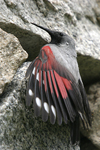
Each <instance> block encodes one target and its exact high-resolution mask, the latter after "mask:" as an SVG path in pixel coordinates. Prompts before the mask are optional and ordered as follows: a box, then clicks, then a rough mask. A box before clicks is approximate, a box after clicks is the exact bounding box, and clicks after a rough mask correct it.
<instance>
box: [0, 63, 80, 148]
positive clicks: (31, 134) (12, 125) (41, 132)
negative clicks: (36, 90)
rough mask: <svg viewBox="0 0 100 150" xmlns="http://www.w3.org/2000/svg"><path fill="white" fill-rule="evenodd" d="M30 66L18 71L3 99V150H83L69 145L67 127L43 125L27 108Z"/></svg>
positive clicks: (0, 117) (0, 124)
mask: <svg viewBox="0 0 100 150" xmlns="http://www.w3.org/2000/svg"><path fill="white" fill-rule="evenodd" d="M28 65H29V63H25V64H23V65H22V66H21V68H19V69H18V71H17V73H16V75H15V76H14V78H13V80H12V82H11V83H10V84H9V86H8V87H7V88H6V90H5V93H4V95H3V96H2V102H3V103H2V104H1V106H0V150H5V149H6V150H35V149H37V150H65V149H66V150H80V148H79V147H78V146H71V145H70V140H69V128H68V126H67V125H65V124H63V125H62V126H58V124H55V125H51V124H50V123H49V121H48V122H46V123H43V121H42V120H41V118H35V117H34V111H33V108H31V107H30V108H26V107H25V89H26V86H25V82H24V80H25V72H26V69H27V67H28ZM8 89H9V90H8ZM21 89H22V90H21Z"/></svg>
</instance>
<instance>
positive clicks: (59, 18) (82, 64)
mask: <svg viewBox="0 0 100 150" xmlns="http://www.w3.org/2000/svg"><path fill="white" fill-rule="evenodd" d="M31 22H34V23H37V24H39V25H42V26H45V27H48V28H50V29H53V30H59V31H63V32H66V33H67V34H69V35H70V36H72V37H73V38H74V40H75V42H76V50H77V52H78V62H79V68H80V72H81V76H82V79H83V81H84V84H85V85H89V84H92V83H93V82H96V81H99V80H100V26H99V25H100V1H99V0H97V1H96V0H88V1H87V0H84V1H83V0H76V1H75V0H71V1H70V0H67V1H66V0H35V1H33V0H28V1H25V0H20V1H19V0H18V1H15V0H0V28H1V29H2V30H4V31H6V32H8V33H10V34H7V33H5V32H4V31H2V30H0V42H1V39H2V41H3V42H1V43H0V61H1V60H2V59H3V61H2V62H0V93H2V92H3V90H4V87H5V88H6V89H5V90H4V92H3V94H2V96H1V103H0V105H1V106H0V107H1V108H0V116H1V118H0V120H1V122H2V126H1V129H2V133H0V136H1V137H0V138H1V139H2V140H0V141H2V144H1V149H2V150H4V149H10V147H12V149H23V148H24V149H25V147H24V144H25V145H26V147H27V149H36V148H37V147H36V146H37V145H38V144H40V145H39V147H38V148H37V149H40V147H42V146H43V148H44V149H47V145H46V143H47V144H49V140H50V139H51V143H52V144H51V145H53V147H54V146H55V144H54V141H55V142H56V143H57V144H58V147H57V144H56V147H55V149H66V148H68V147H70V149H71V148H72V146H71V145H69V142H67V143H65V140H63V141H62V140H61V139H62V134H61V133H59V130H62V132H65V134H67V131H68V130H66V131H65V128H66V127H64V125H63V127H62V129H61V128H60V127H57V126H54V128H56V127H57V132H58V133H59V135H57V132H56V134H55V136H52V134H51V133H53V132H54V130H53V129H51V128H50V127H51V125H50V124H49V122H48V123H47V124H44V123H42V122H41V120H38V119H37V120H38V121H39V123H40V124H41V125H40V127H41V129H44V130H45V131H44V132H42V130H41V131H40V130H39V131H40V132H41V134H40V133H38V130H37V129H39V124H38V123H37V122H38V121H37V120H36V119H35V120H33V122H32V121H30V120H32V117H33V116H32V115H33V110H32V109H31V110H30V109H26V108H25V106H24V98H25V96H24V95H23V94H25V93H24V92H23V94H22V95H23V96H21V95H20V90H21V84H22V81H23V80H24V74H25V71H24V72H23V71H22V72H23V73H22V74H21V72H20V74H21V75H22V79H20V77H21V76H20V75H19V71H18V72H17V74H16V75H15V78H14V79H13V81H12V82H11V83H10V85H9V86H6V83H9V82H10V81H11V79H12V77H13V75H14V74H15V72H16V70H17V68H18V67H19V65H20V64H21V62H23V61H24V60H25V59H26V58H27V54H26V52H24V51H23V50H22V47H23V49H25V50H26V51H27V52H28V54H29V57H28V60H29V61H31V60H33V59H34V58H35V57H36V56H37V54H38V52H39V49H40V48H41V47H42V46H43V45H44V44H46V43H47V42H48V41H50V37H49V35H48V34H47V33H46V32H45V31H43V30H41V29H39V28H37V27H35V26H34V25H32V24H31ZM12 34H13V35H12ZM14 36H16V37H17V38H18V40H19V41H20V44H21V46H22V47H21V46H20V44H19V42H18V40H17V39H16V38H15V37H14ZM10 41H11V42H10ZM4 47H5V48H4ZM12 50H13V53H12ZM15 51H16V54H15ZM8 59H9V61H8ZM19 59H20V62H19V61H18V60H19ZM25 65H26V64H25ZM4 67H5V69H4ZM26 67H27V65H26ZM1 70H2V72H1ZM22 70H23V69H22ZM7 71H8V72H7ZM17 75H18V76H20V77H17ZM11 87H13V88H11ZM17 87H18V90H16V88H17ZM22 89H24V88H23V87H22ZM97 89H98V88H96V90H97ZM7 93H8V95H7ZM92 94H93V95H94V93H92ZM22 97H23V100H22V101H21V98H22ZM90 97H92V96H90ZM92 98H93V99H94V97H92ZM92 98H91V99H92ZM89 99H90V98H89ZM90 104H91V108H92V109H93V110H94V108H95V107H96V108H97V110H99V108H98V107H97V106H95V107H94V106H93V104H92V103H91V100H90ZM96 104H97V103H96ZM98 104H99V100H98ZM92 106H93V107H92ZM4 110H5V111H4ZM29 112H30V113H29ZM31 112H32V113H31ZM98 112H99V111H98ZM29 114H30V115H29ZM95 117H96V115H93V120H95ZM98 117H99V113H98ZM33 119H34V118H33ZM93 124H95V125H97V126H98V127H97V126H96V128H98V131H99V120H98V123H97V122H96V121H94V123H93ZM32 126H33V127H34V128H32ZM63 128H64V129H63ZM94 128H95V127H94V125H93V130H92V129H91V130H89V134H88V133H86V134H85V135H88V136H89V139H90V140H91V141H92V142H93V143H94V144H95V145H96V146H97V147H100V146H99V140H98V139H99V132H98V136H97V133H96V132H97V131H96V130H95V129H94ZM58 129H59V130H58ZM35 130H36V132H35ZM48 130H50V131H51V130H52V131H51V132H48V133H49V134H50V135H49V136H50V139H47V140H46V139H45V138H44V139H43V138H42V140H44V141H45V142H42V140H41V139H40V137H42V135H44V134H45V135H46V134H47V135H48V133H47V131H48ZM31 131H32V132H31ZM33 131H34V132H35V133H34V132H33ZM94 131H95V132H94ZM90 132H91V134H90ZM20 133H21V134H20ZM84 133H85V132H84ZM92 133H93V134H94V135H95V137H96V138H97V139H96V140H95V139H94V138H93V137H92V135H93V134H92ZM38 134H39V135H38ZM60 134H61V137H60V138H59V140H58V138H56V137H59V136H60ZM28 135H29V138H28ZM37 135H38V136H37ZM45 135H44V137H45ZM34 136H35V140H33V138H34ZM64 138H65V136H64ZM30 139H31V140H30ZM52 139H54V140H53V141H52ZM67 139H68V138H67ZM67 139H66V140H67ZM38 140H39V141H40V143H39V142H38ZM16 141H17V142H16ZM67 141H68V140H67ZM95 141H96V142H95ZM28 142H29V144H27V143H28ZM35 142H36V144H35ZM43 143H44V144H43ZM61 143H63V144H61ZM32 144H33V145H32ZM51 145H49V146H48V147H49V149H54V148H52V147H51ZM68 145H69V146H68ZM75 148H76V147H75ZM72 149H73V148H72ZM77 149H79V147H78V148H77ZM84 150H85V149H84ZM91 150H92V149H91Z"/></svg>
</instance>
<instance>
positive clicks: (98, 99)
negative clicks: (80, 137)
mask: <svg viewBox="0 0 100 150" xmlns="http://www.w3.org/2000/svg"><path fill="white" fill-rule="evenodd" d="M88 99H89V102H90V107H91V110H92V128H90V129H89V131H88V132H85V131H84V130H82V133H83V134H84V136H86V137H88V138H89V139H90V140H91V141H92V142H93V144H94V145H95V146H97V147H98V148H99V149H100V82H98V83H96V84H93V85H92V86H90V87H89V89H88Z"/></svg>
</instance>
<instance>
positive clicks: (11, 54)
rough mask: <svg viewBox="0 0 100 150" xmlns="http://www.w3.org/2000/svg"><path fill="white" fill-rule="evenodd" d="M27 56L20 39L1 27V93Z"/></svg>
mask: <svg viewBox="0 0 100 150" xmlns="http://www.w3.org/2000/svg"><path fill="white" fill-rule="evenodd" d="M27 57H28V54H27V53H26V51H24V50H23V48H22V46H21V45H20V43H19V41H18V39H17V38H16V37H15V36H14V35H12V34H8V33H6V32H4V31H3V30H2V29H0V94H2V92H3V90H4V87H5V85H6V84H8V83H10V82H11V80H12V78H13V76H14V74H15V73H16V71H17V69H18V67H19V66H20V65H21V64H22V63H23V62H24V61H25V60H26V59H27Z"/></svg>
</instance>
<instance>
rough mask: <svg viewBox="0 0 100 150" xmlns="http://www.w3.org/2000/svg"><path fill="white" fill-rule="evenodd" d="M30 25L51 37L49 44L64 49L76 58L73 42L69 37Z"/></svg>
mask: <svg viewBox="0 0 100 150" xmlns="http://www.w3.org/2000/svg"><path fill="white" fill-rule="evenodd" d="M32 24H33V25H35V26H37V27H39V28H41V29H43V30H45V31H46V32H48V33H49V35H50V36H51V42H50V44H55V45H57V46H59V47H61V48H63V47H66V50H67V51H69V52H70V53H72V55H75V56H76V52H75V42H74V40H73V39H72V38H71V37H70V36H69V35H67V34H66V33H63V32H58V31H53V30H50V29H47V28H45V27H42V26H40V25H37V24H35V23H32ZM74 53H75V54H74Z"/></svg>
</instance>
